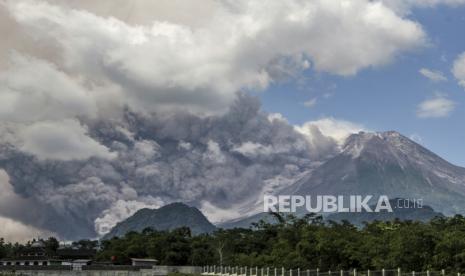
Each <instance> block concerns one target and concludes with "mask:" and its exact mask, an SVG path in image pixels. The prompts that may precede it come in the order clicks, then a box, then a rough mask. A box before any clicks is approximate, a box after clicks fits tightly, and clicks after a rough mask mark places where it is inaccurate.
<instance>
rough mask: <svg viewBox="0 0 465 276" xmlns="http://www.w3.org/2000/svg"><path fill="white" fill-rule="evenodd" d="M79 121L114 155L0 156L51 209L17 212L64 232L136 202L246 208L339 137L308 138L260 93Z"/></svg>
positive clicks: (109, 218) (78, 231) (81, 231)
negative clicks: (223, 103) (224, 102)
mask: <svg viewBox="0 0 465 276" xmlns="http://www.w3.org/2000/svg"><path fill="white" fill-rule="evenodd" d="M81 124H82V125H85V128H86V129H87V130H88V135H89V136H90V137H91V138H92V139H93V140H94V141H98V143H99V144H100V145H101V146H102V147H105V148H107V149H108V150H109V151H110V152H111V153H112V154H113V155H114V158H106V156H98V155H97V156H93V157H89V158H87V159H85V160H80V158H71V159H68V158H42V157H37V155H36V154H35V152H28V151H24V148H22V147H19V148H18V147H16V146H15V145H11V144H7V143H6V144H4V145H3V150H2V151H1V152H2V154H1V155H0V166H1V167H3V168H4V169H5V170H6V172H7V173H8V175H9V176H10V182H11V184H12V185H13V187H14V189H15V191H16V193H17V194H18V196H19V197H21V198H24V199H25V200H27V201H28V202H29V201H30V202H37V203H38V204H40V206H41V207H40V211H41V213H42V214H43V216H44V217H43V218H42V219H41V220H39V221H34V219H33V218H29V217H25V214H19V216H18V217H16V218H17V219H20V220H26V219H27V220H28V221H29V222H30V223H34V224H35V225H37V227H41V228H46V229H49V230H50V231H53V232H56V233H59V234H60V235H63V236H64V237H65V238H76V237H89V236H96V235H98V234H103V233H105V232H107V231H108V230H109V229H110V228H111V226H113V225H114V224H115V223H116V222H118V221H120V220H121V219H124V218H126V217H128V216H129V215H131V214H133V213H134V212H135V211H137V210H138V209H139V208H142V207H159V206H161V205H163V204H166V203H169V202H173V201H183V202H188V203H190V204H192V205H195V206H198V207H202V206H203V205H205V202H208V204H209V206H217V207H218V208H219V209H218V210H220V209H228V208H231V207H232V206H237V205H238V204H244V206H245V208H246V207H247V204H248V203H249V202H255V201H256V200H257V199H258V198H259V197H260V196H261V194H262V193H263V190H264V189H265V188H266V187H265V183H267V181H270V180H273V179H274V178H276V177H277V176H280V177H283V178H286V179H293V178H294V177H296V176H298V175H299V174H301V173H302V172H305V171H306V170H307V169H308V168H309V167H310V165H311V163H312V162H314V161H317V160H321V159H322V158H324V157H328V156H329V155H330V154H331V153H334V151H335V150H336V145H337V144H336V143H335V142H334V140H333V139H332V138H329V137H326V136H321V137H319V138H320V141H321V142H322V143H321V145H323V146H322V147H320V145H312V144H310V143H308V140H307V139H308V138H307V137H305V136H304V135H302V134H300V133H299V132H297V131H295V130H294V127H293V126H292V125H290V124H289V123H287V122H286V121H284V120H280V119H273V118H270V117H269V116H268V114H267V113H265V112H263V111H261V110H260V103H259V101H258V99H256V98H254V97H251V96H247V95H244V94H239V95H238V97H237V100H236V102H235V103H234V104H233V105H232V106H231V108H230V109H229V111H228V112H227V113H225V114H224V115H217V116H208V117H200V116H198V115H193V114H190V113H176V114H173V115H171V116H164V115H157V114H155V113H153V114H150V115H141V114H138V113H134V112H131V111H129V110H127V111H126V112H125V114H124V116H123V117H122V118H121V119H118V120H113V121H108V120H99V119H97V120H82V121H81ZM70 139H71V140H72V139H73V138H70ZM325 139H326V142H323V141H324V140H325ZM328 145H333V148H332V151H331V149H330V148H329V147H328ZM316 153H321V154H316ZM323 153H324V154H323ZM18 206H20V204H13V205H11V206H9V207H5V208H2V209H1V212H5V211H7V210H8V209H15V208H17V207H18ZM245 211H247V210H245ZM248 211H253V210H248ZM58 222H60V223H58Z"/></svg>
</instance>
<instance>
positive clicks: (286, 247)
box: [0, 214, 465, 272]
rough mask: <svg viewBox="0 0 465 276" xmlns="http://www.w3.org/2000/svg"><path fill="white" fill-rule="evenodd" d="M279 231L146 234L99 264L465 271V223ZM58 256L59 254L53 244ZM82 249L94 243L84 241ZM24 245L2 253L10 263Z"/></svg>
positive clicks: (317, 220)
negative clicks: (137, 261) (146, 261)
mask: <svg viewBox="0 0 465 276" xmlns="http://www.w3.org/2000/svg"><path fill="white" fill-rule="evenodd" d="M275 215H276V216H277V218H278V220H279V223H277V224H269V223H265V222H263V221H261V222H260V223H257V224H255V225H254V227H253V229H232V230H218V231H216V232H214V233H213V234H203V235H197V236H193V235H191V233H190V230H189V229H188V228H179V229H175V230H172V231H154V230H152V229H145V230H144V231H142V232H141V233H136V232H130V233H128V234H126V235H125V236H124V237H122V238H113V239H111V240H105V241H102V242H101V244H100V250H99V251H98V253H97V256H96V259H97V260H100V261H109V260H111V259H112V260H113V261H114V262H116V263H117V264H126V263H128V262H129V258H133V257H139V258H144V257H149V258H155V259H157V260H159V261H160V263H161V264H166V265H213V264H215V265H224V266H249V267H251V266H259V267H286V268H302V269H307V268H320V269H321V270H329V269H331V270H339V269H352V268H357V269H360V270H367V269H372V270H378V269H381V268H397V267H400V268H401V269H403V270H404V271H412V270H415V271H425V270H428V269H429V270H440V269H446V270H448V271H456V272H463V271H464V270H465V218H464V217H463V216H459V215H457V216H455V217H450V218H440V217H438V218H435V219H433V220H431V221H430V222H428V223H422V222H412V221H392V222H371V223H367V224H365V226H364V227H362V228H357V227H355V226H353V225H351V224H350V223H347V222H342V223H331V222H330V223H328V222H324V221H323V220H322V218H321V217H320V216H315V215H307V216H305V217H303V218H296V217H293V216H286V217H283V216H281V215H279V214H275ZM48 242H49V244H50V247H51V249H50V250H53V247H54V246H56V243H55V242H54V240H53V239H49V240H48ZM77 244H81V245H82V246H93V245H95V242H92V241H80V242H78V243H77ZM18 246H20V245H18V244H16V245H12V244H6V243H4V242H2V243H1V245H0V254H1V255H2V256H3V257H4V256H7V255H9V254H13V253H14V250H15V248H16V247H18Z"/></svg>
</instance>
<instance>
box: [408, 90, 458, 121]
mask: <svg viewBox="0 0 465 276" xmlns="http://www.w3.org/2000/svg"><path fill="white" fill-rule="evenodd" d="M455 106H456V103H455V102H453V101H451V100H449V99H447V98H446V97H445V96H441V95H436V96H435V97H434V98H432V99H429V100H425V101H423V102H421V103H420V104H419V105H418V107H417V117H419V118H442V117H447V116H449V115H450V114H451V113H452V111H454V109H455Z"/></svg>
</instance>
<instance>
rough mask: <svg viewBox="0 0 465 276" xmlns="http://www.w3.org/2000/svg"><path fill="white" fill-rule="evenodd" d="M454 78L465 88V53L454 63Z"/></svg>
mask: <svg viewBox="0 0 465 276" xmlns="http://www.w3.org/2000/svg"><path fill="white" fill-rule="evenodd" d="M452 73H453V74H454V77H455V78H456V79H457V80H458V82H459V85H461V86H463V87H464V88H465V52H463V53H462V54H461V55H460V56H458V57H457V59H456V60H455V61H454V67H453V68H452Z"/></svg>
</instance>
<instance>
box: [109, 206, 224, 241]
mask: <svg viewBox="0 0 465 276" xmlns="http://www.w3.org/2000/svg"><path fill="white" fill-rule="evenodd" d="M183 226H186V227H189V228H190V229H191V232H192V234H201V233H210V232H213V231H214V230H216V227H215V226H214V225H213V224H211V223H210V222H209V221H208V219H207V218H206V217H205V216H204V215H203V214H202V213H201V212H200V211H199V210H198V209H197V208H195V207H190V206H187V205H186V204H183V203H172V204H168V205H165V206H163V207H161V208H159V209H147V208H145V209H141V210H139V211H137V212H136V213H135V214H134V215H132V216H131V217H129V218H127V219H126V220H124V221H122V222H120V223H118V224H117V225H116V226H115V227H113V229H111V231H110V233H108V234H107V235H106V236H105V237H104V238H103V239H109V238H112V237H118V236H124V235H125V234H126V233H127V232H130V231H137V232H140V231H142V230H144V229H145V228H152V229H155V230H171V229H175V228H179V227H183Z"/></svg>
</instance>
